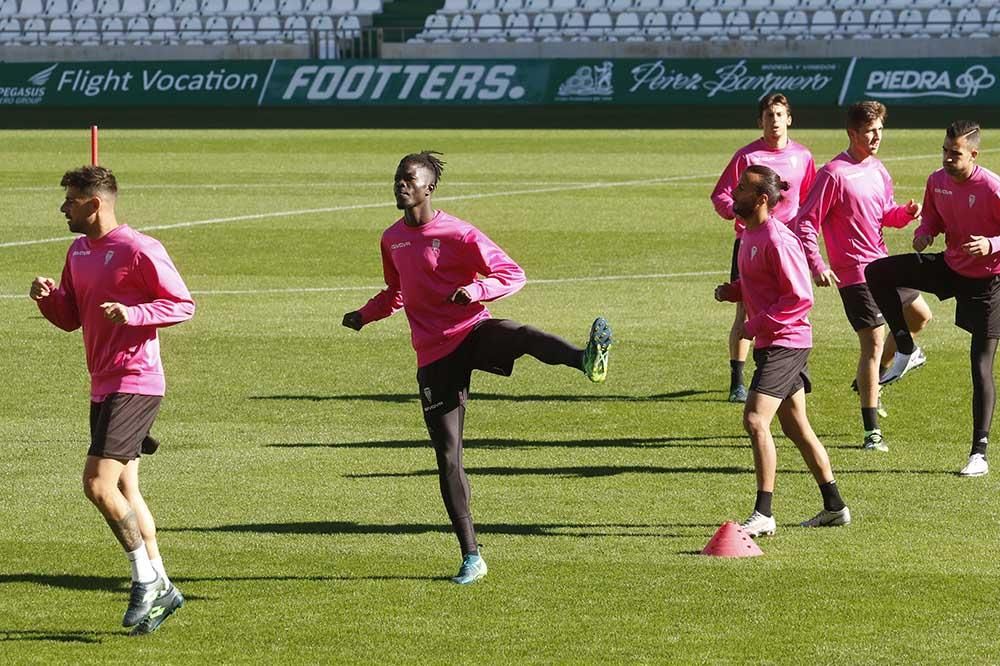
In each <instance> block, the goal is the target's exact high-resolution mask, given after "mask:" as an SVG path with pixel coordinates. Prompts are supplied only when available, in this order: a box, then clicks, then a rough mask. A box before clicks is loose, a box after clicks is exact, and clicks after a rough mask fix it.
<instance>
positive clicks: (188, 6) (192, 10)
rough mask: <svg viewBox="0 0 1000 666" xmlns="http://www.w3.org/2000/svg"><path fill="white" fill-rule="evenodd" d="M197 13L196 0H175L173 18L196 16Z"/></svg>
mask: <svg viewBox="0 0 1000 666" xmlns="http://www.w3.org/2000/svg"><path fill="white" fill-rule="evenodd" d="M198 13H199V9H198V0H177V2H176V3H175V4H174V16H176V17H178V18H183V17H185V16H197V15H198Z"/></svg>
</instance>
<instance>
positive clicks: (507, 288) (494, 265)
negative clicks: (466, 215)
mask: <svg viewBox="0 0 1000 666" xmlns="http://www.w3.org/2000/svg"><path fill="white" fill-rule="evenodd" d="M462 243H463V248H464V254H465V255H466V256H467V257H468V259H469V262H470V265H471V266H472V267H473V268H475V270H476V272H477V273H478V274H479V275H480V276H481V277H479V278H477V279H475V280H473V281H472V282H470V283H469V284H464V285H459V286H458V287H457V288H456V290H455V292H454V293H453V294H452V296H451V298H450V299H449V300H451V301H452V302H453V303H458V304H460V305H466V304H468V303H476V302H481V301H495V300H496V299H498V298H502V297H504V296H509V295H510V294H513V293H515V292H517V291H518V290H520V289H521V287H523V286H524V283H525V281H526V278H525V276H524V270H523V269H522V268H521V267H520V266H518V265H517V262H515V261H514V260H513V259H511V258H510V257H509V256H508V255H507V253H506V252H504V251H503V249H501V248H500V246H499V245H497V244H496V243H494V242H493V241H492V240H490V239H489V237H487V236H486V234H484V233H483V232H481V231H479V230H478V229H472V230H470V231H469V232H468V233H466V234H465V237H464V238H462Z"/></svg>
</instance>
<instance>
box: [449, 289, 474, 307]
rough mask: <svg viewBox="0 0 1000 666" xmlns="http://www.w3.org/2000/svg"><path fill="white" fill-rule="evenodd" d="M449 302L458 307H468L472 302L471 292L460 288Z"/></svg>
mask: <svg viewBox="0 0 1000 666" xmlns="http://www.w3.org/2000/svg"><path fill="white" fill-rule="evenodd" d="M448 300H449V301H450V302H452V303H455V304H457V305H468V304H469V303H471V302H472V297H471V296H469V292H467V291H466V290H465V289H464V288H463V287H459V288H458V289H456V290H455V293H454V294H452V295H451V298H449V299H448Z"/></svg>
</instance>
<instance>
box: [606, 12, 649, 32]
mask: <svg viewBox="0 0 1000 666" xmlns="http://www.w3.org/2000/svg"><path fill="white" fill-rule="evenodd" d="M641 25H642V24H641V23H640V22H639V15H638V14H636V13H635V12H622V13H621V14H619V15H618V16H616V17H615V30H614V33H612V34H614V35H615V36H616V37H625V38H628V37H636V36H638V37H642V29H641Z"/></svg>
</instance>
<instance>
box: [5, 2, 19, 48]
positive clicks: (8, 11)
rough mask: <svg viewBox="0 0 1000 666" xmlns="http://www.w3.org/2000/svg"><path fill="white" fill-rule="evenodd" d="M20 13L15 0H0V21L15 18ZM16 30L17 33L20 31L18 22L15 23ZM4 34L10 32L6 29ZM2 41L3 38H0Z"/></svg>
mask: <svg viewBox="0 0 1000 666" xmlns="http://www.w3.org/2000/svg"><path fill="white" fill-rule="evenodd" d="M20 11H21V10H20V8H19V7H18V6H17V0H0V19H5V18H12V17H15V16H17V15H18V14H19V12H20ZM17 30H18V32H20V31H21V22H20V21H18V23H17ZM6 32H8V33H9V32H12V31H11V30H10V29H9V28H8V29H7V30H6ZM2 40H3V37H2V36H0V41H2Z"/></svg>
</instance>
